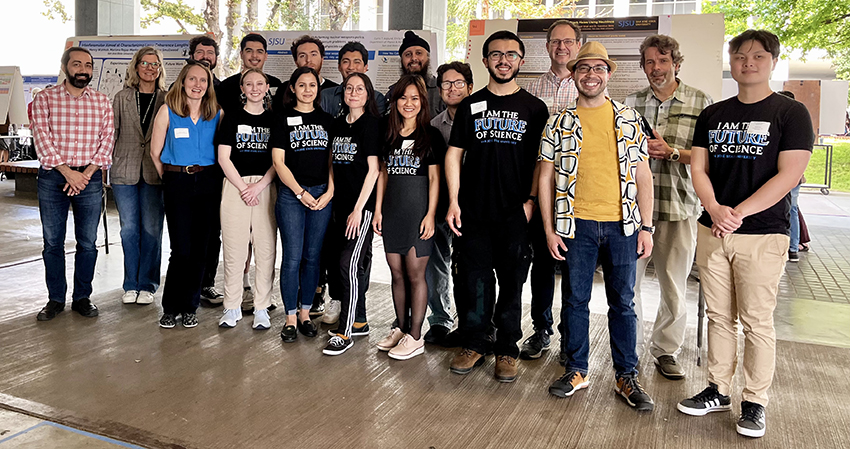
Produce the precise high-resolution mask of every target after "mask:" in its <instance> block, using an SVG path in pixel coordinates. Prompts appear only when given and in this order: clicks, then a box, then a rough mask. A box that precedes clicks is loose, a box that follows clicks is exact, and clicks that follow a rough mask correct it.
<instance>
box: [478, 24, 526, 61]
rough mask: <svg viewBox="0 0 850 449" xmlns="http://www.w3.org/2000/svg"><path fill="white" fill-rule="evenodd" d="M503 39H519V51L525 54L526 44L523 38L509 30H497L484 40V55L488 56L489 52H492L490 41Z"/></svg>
mask: <svg viewBox="0 0 850 449" xmlns="http://www.w3.org/2000/svg"><path fill="white" fill-rule="evenodd" d="M501 40H508V41H517V42H518V43H519V52H520V53H522V54H521V55H520V56H525V44H523V43H522V39H520V38H519V36H517V35H516V34H514V33H512V32H510V31H508V30H502V31H496V32H495V33H493V34H491V35H490V37H488V38H487V40H486V41H484V46H483V47H482V48H481V52H482V53H483V56H484V57H485V58H486V57H487V53H490V42H493V41H501Z"/></svg>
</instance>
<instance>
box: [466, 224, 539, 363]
mask: <svg viewBox="0 0 850 449" xmlns="http://www.w3.org/2000/svg"><path fill="white" fill-rule="evenodd" d="M461 232H462V233H463V235H462V236H461V237H459V238H458V239H457V240H456V242H457V245H456V246H455V248H456V249H457V251H458V259H457V270H458V276H457V279H458V280H459V281H460V282H461V283H462V284H463V285H460V286H458V288H459V289H460V290H461V291H462V292H463V301H461V302H463V303H465V304H464V305H463V308H465V309H466V310H465V315H466V320H465V322H463V323H461V325H462V326H463V328H462V332H463V335H464V340H465V342H464V345H463V346H464V347H465V348H467V349H471V350H473V351H475V352H478V353H480V354H484V353H486V352H489V350H490V348H491V346H492V349H493V352H494V353H495V354H496V355H507V356H511V357H518V356H519V347H518V346H517V342H518V341H519V340H520V339H521V338H522V328H521V326H520V322H521V319H522V301H521V299H522V285H523V284H524V283H525V280H526V277H527V276H528V267H529V264H530V262H531V247H530V244H529V241H528V222H527V221H526V218H525V213H524V212H523V210H522V208H518V210H517V211H515V212H513V213H511V214H509V215H508V216H507V217H506V218H505V220H504V221H501V222H487V223H486V224H485V223H482V222H477V223H476V221H475V220H470V219H466V220H465V221H464V226H463V228H462V229H461ZM494 271H495V275H494ZM497 279H498V282H499V296H498V299H497V298H496V280H497ZM460 309H461V307H460V306H459V307H458V313H461V310H460ZM493 325H495V327H496V341H495V344H494V343H493V342H492V340H491V338H490V334H491V332H490V331H491V327H492V326H493Z"/></svg>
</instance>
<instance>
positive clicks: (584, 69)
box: [576, 64, 609, 75]
mask: <svg viewBox="0 0 850 449" xmlns="http://www.w3.org/2000/svg"><path fill="white" fill-rule="evenodd" d="M591 70H592V71H593V73H595V74H597V75H604V74H606V73H608V70H609V69H608V66H607V65H602V64H600V65H595V66H592V67H591V66H589V65H587V64H581V65H577V66H576V73H581V74H582V75H584V74H585V73H590V71H591Z"/></svg>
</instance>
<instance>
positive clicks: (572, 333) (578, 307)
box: [561, 219, 638, 376]
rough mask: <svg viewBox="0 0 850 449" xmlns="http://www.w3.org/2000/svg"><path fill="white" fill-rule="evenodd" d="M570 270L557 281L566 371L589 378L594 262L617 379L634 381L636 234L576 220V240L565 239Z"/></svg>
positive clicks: (616, 224) (616, 226)
mask: <svg viewBox="0 0 850 449" xmlns="http://www.w3.org/2000/svg"><path fill="white" fill-rule="evenodd" d="M563 240H564V243H565V244H566V245H567V253H566V259H567V260H566V263H567V267H568V270H567V272H566V273H564V275H563V276H562V279H561V301H562V309H563V312H562V313H561V320H562V323H563V326H562V338H563V339H564V340H565V341H566V343H565V345H564V349H565V351H566V354H567V362H566V368H567V372H569V371H578V372H580V373H582V374H585V375H586V374H587V359H588V353H589V352H590V340H589V336H588V332H589V326H590V309H588V303H589V302H590V294H591V291H592V289H593V273H594V272H595V271H596V263H597V261H598V262H599V263H601V264H602V272H603V276H604V279H605V295H606V296H607V298H608V333H609V334H610V341H611V358H612V359H613V361H614V370H615V371H616V373H617V376H620V375H624V374H625V375H630V374H631V375H636V374H637V364H638V357H637V352H635V341H636V338H637V333H636V332H637V331H636V328H637V314H636V313H635V310H634V296H635V295H634V286H635V268H636V265H637V233H635V234H632V235H631V236H629V237H626V236H624V235H623V226H622V223H621V222H619V221H607V222H598V221H592V220H582V219H576V230H575V237H574V238H572V239H568V238H564V239H563Z"/></svg>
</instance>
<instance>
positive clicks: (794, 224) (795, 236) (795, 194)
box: [789, 185, 800, 253]
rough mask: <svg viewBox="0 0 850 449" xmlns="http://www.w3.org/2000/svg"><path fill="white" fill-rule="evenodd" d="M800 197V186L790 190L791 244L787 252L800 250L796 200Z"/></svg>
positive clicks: (798, 217)
mask: <svg viewBox="0 0 850 449" xmlns="http://www.w3.org/2000/svg"><path fill="white" fill-rule="evenodd" d="M799 197H800V186H799V185H798V186H797V187H794V188H793V189H791V244H790V245H789V247H790V248H789V251H791V252H792V253H796V252H797V251H799V250H800V216H799V212H798V211H799V209H798V208H797V199H798V198H799Z"/></svg>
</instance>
